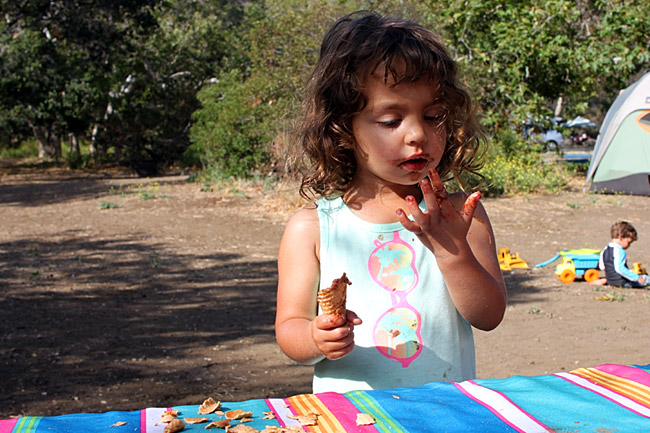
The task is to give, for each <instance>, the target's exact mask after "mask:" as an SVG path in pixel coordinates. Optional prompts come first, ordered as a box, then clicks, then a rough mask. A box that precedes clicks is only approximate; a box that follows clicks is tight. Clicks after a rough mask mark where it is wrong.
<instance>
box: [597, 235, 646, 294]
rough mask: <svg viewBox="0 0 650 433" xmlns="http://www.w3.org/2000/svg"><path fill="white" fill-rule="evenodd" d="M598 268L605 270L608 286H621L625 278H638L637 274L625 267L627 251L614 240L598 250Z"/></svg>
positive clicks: (634, 279) (630, 279) (629, 279)
mask: <svg viewBox="0 0 650 433" xmlns="http://www.w3.org/2000/svg"><path fill="white" fill-rule="evenodd" d="M598 268H599V269H601V270H604V271H605V277H606V278H607V284H609V285H610V286H622V285H623V284H624V283H625V282H626V280H628V281H635V282H636V281H638V280H639V276H638V275H637V274H635V273H634V272H633V271H632V270H631V269H630V268H628V267H627V253H626V252H625V250H624V249H623V247H621V246H620V245H618V244H617V243H616V242H610V243H609V244H607V246H606V247H605V248H604V249H603V250H602V251H601V252H600V260H599V263H598Z"/></svg>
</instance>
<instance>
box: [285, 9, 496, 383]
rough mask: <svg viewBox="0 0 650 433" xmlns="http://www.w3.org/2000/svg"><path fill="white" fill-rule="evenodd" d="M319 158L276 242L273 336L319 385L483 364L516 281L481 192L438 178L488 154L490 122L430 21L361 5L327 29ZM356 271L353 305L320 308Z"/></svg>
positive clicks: (431, 376)
mask: <svg viewBox="0 0 650 433" xmlns="http://www.w3.org/2000/svg"><path fill="white" fill-rule="evenodd" d="M307 90H308V91H307V98H306V106H305V115H304V119H303V123H302V131H301V132H302V136H301V137H302V138H301V139H302V145H303V149H304V152H305V154H306V156H307V159H308V160H309V163H310V171H309V172H307V173H306V174H305V176H304V178H303V183H302V187H301V193H302V194H303V196H307V197H313V196H315V197H317V198H319V199H318V201H317V202H316V206H314V207H309V208H305V209H302V210H300V211H298V212H297V213H295V214H294V215H293V216H292V217H291V219H290V220H289V223H288V225H287V227H286V230H285V233H284V235H283V238H282V241H281V245H280V251H279V257H278V268H279V281H278V298H277V315H276V323H275V328H276V336H277V341H278V344H279V345H280V348H281V349H282V350H283V351H284V352H285V353H286V354H287V355H288V356H289V357H290V358H292V359H294V360H295V361H298V362H300V363H305V364H315V369H314V383H313V388H314V389H313V390H314V392H324V391H336V392H346V391H350V390H354V389H379V388H395V387H403V386H417V385H422V384H425V383H427V382H432V381H444V382H449V381H461V380H466V379H471V378H474V377H475V365H474V364H475V359H474V341H473V337H472V329H471V327H472V326H474V327H476V328H478V329H482V330H491V329H493V328H495V327H496V326H497V325H498V324H499V323H500V322H501V319H502V318H503V314H504V311H505V306H506V288H505V284H504V281H503V278H502V276H501V271H500V269H499V264H498V260H497V258H496V252H495V241H494V236H493V233H492V229H491V226H490V222H489V220H488V217H487V215H486V212H485V210H484V208H483V207H482V206H481V204H480V203H479V199H480V193H478V192H475V193H473V194H471V195H469V196H467V195H466V194H464V193H455V194H448V193H447V192H446V190H445V187H444V186H443V183H442V181H441V177H442V178H446V177H448V176H450V175H451V176H454V177H456V178H457V177H458V175H459V174H460V173H461V172H462V171H463V170H469V171H471V172H475V170H476V169H477V167H478V162H477V161H476V157H477V155H478V154H479V153H478V149H479V145H480V134H479V130H478V126H477V122H476V119H475V116H474V113H473V109H472V104H471V100H470V98H469V96H468V95H467V93H466V92H465V91H464V90H463V89H461V87H460V85H459V84H458V82H457V67H456V65H455V63H454V62H453V60H452V59H451V58H450V57H449V55H448V54H447V52H446V50H445V48H444V47H443V45H442V44H441V42H440V41H439V40H438V38H437V37H436V36H434V35H433V34H432V33H430V32H429V31H427V30H425V29H424V28H422V27H420V26H419V25H416V24H414V23H412V22H409V21H404V20H396V19H389V18H384V17H381V16H378V15H376V14H374V13H369V12H358V13H355V14H351V15H348V16H346V17H344V18H342V19H340V20H338V21H337V22H336V23H335V24H334V25H333V26H332V28H331V29H330V30H329V32H328V33H327V35H326V36H325V39H324V41H323V44H322V47H321V52H320V59H319V61H318V63H317V65H316V67H315V70H314V72H313V75H312V78H311V80H310V82H309V84H308V89H307ZM343 272H345V273H346V274H347V277H348V278H349V280H350V281H351V282H352V284H351V285H350V286H348V291H347V309H348V312H347V315H346V317H343V316H334V315H323V314H321V315H318V310H317V308H318V306H317V300H316V297H317V292H318V290H321V289H324V288H327V287H329V286H330V285H331V283H332V280H334V279H335V278H338V277H340V276H341V275H342V274H343Z"/></svg>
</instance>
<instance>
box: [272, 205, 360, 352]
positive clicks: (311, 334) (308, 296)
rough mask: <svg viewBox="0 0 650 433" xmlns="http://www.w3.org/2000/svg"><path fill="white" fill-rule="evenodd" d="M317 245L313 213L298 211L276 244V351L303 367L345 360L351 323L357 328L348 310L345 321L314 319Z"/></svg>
mask: <svg viewBox="0 0 650 433" xmlns="http://www.w3.org/2000/svg"><path fill="white" fill-rule="evenodd" d="M319 244H320V231H319V224H318V215H317V212H316V210H315V209H303V210H300V211H298V212H296V214H294V215H293V216H292V217H291V219H290V220H289V222H288V224H287V227H286V229H285V231H284V234H283V236H282V240H281V242H280V251H279V255H278V295H277V312H276V318H275V333H276V339H277V341H278V345H279V346H280V349H282V351H283V352H284V353H285V354H286V355H287V356H289V357H290V358H291V359H293V360H295V361H297V362H300V363H304V364H314V363H316V362H318V361H320V360H322V359H323V358H325V357H327V358H330V359H336V358H340V357H342V356H345V355H346V354H347V353H349V352H350V351H351V350H352V348H353V347H354V333H353V329H354V324H358V323H360V321H359V320H358V319H356V316H354V313H352V312H351V311H350V312H348V317H347V318H345V317H340V316H327V315H321V316H316V314H317V301H316V295H317V293H318V284H319V279H320V262H319V257H318V252H319Z"/></svg>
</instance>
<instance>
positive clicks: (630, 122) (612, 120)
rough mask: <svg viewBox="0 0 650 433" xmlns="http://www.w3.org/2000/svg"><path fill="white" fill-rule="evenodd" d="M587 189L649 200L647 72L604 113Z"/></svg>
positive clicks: (649, 89) (649, 93)
mask: <svg viewBox="0 0 650 433" xmlns="http://www.w3.org/2000/svg"><path fill="white" fill-rule="evenodd" d="M587 186H588V187H589V190H591V191H598V192H604V193H624V194H637V195H648V196H650V72H649V73H646V74H645V75H644V76H643V77H641V79H640V80H638V81H637V82H635V83H634V84H632V85H631V86H630V87H628V88H626V89H624V90H622V91H621V92H620V93H619V95H618V97H617V98H616V100H615V101H614V103H613V104H612V106H611V107H610V109H609V111H608V112H607V115H606V116H605V120H604V121H603V123H602V125H601V127H600V133H599V135H598V139H597V140H596V145H595V147H594V153H593V156H592V158H591V163H590V164H589V170H588V171H587Z"/></svg>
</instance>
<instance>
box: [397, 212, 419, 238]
mask: <svg viewBox="0 0 650 433" xmlns="http://www.w3.org/2000/svg"><path fill="white" fill-rule="evenodd" d="M397 219H399V222H400V223H402V226H404V228H405V229H406V230H408V231H410V232H414V233H416V232H419V231H420V226H419V225H418V224H417V223H415V221H412V220H410V219H409V217H408V216H407V215H406V212H404V210H403V209H397Z"/></svg>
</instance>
